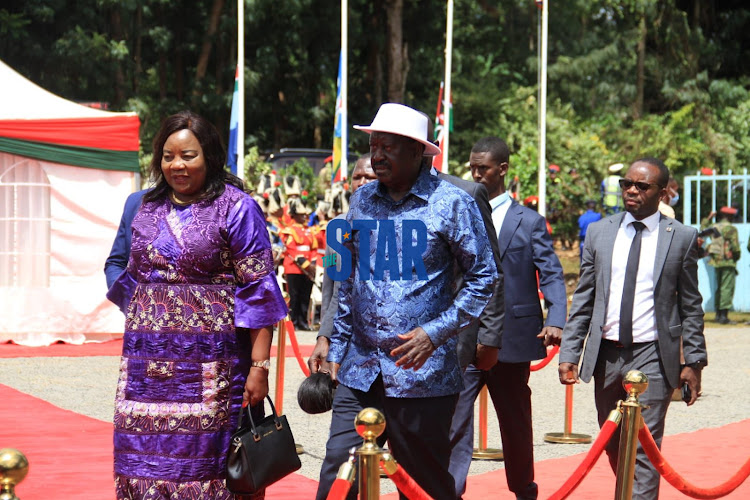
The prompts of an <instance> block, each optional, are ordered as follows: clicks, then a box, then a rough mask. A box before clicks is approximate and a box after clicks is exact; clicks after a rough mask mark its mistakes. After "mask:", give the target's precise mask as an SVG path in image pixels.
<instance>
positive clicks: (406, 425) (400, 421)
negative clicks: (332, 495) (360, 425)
mask: <svg viewBox="0 0 750 500" xmlns="http://www.w3.org/2000/svg"><path fill="white" fill-rule="evenodd" d="M456 401H458V394H453V395H450V396H440V397H433V398H390V397H386V395H385V390H384V388H383V379H382V378H381V377H378V378H377V379H376V380H375V382H373V384H372V386H371V387H370V390H369V391H367V392H362V391H358V390H356V389H350V388H349V387H346V386H344V385H339V386H338V388H336V395H335V396H334V399H333V415H332V418H331V433H330V435H329V437H328V442H327V443H326V457H325V460H324V461H323V466H322V468H321V470H320V484H319V485H318V493H317V496H316V498H317V500H324V499H325V498H326V497H327V496H328V492H329V490H330V489H331V485H332V484H333V481H334V479H336V473H337V472H338V469H339V466H340V465H341V464H342V463H344V462H346V460H347V458H348V457H349V450H350V449H351V448H359V447H360V446H362V438H361V437H359V435H358V434H357V431H356V430H355V429H354V418H355V417H356V416H357V413H359V412H360V410H362V409H363V408H367V407H373V408H377V409H379V410H380V411H382V412H383V413H384V414H385V420H386V427H385V432H384V434H383V435H381V437H380V439H378V442H379V443H381V446H382V443H383V442H384V441H383V439H385V437H387V439H388V448H389V450H390V452H391V454H392V455H393V458H395V459H396V461H397V462H398V463H399V465H401V466H402V467H403V468H404V470H405V471H406V472H407V474H409V475H410V476H411V478H412V479H414V481H416V482H417V484H419V485H420V486H421V487H422V489H424V491H425V492H426V493H427V494H428V495H430V496H431V497H432V498H434V499H435V500H455V498H456V493H455V486H454V484H453V476H451V475H450V473H449V472H448V462H449V460H450V440H449V438H448V432H449V431H450V426H451V420H452V418H453V410H454V408H455V406H456ZM357 489H358V484H357V480H355V482H354V484H353V485H352V488H351V489H350V490H349V495H348V496H347V497H346V498H347V499H348V500H355V499H356V498H357ZM399 496H400V498H402V499H405V498H406V497H405V496H404V495H403V494H401V493H399Z"/></svg>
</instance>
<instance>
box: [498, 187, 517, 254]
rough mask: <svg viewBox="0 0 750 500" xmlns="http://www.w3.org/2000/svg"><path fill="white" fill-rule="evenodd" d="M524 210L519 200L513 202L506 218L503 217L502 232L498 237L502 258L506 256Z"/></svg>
mask: <svg viewBox="0 0 750 500" xmlns="http://www.w3.org/2000/svg"><path fill="white" fill-rule="evenodd" d="M522 212H523V210H521V206H520V205H519V204H518V202H516V201H513V202H511V205H510V208H508V213H507V214H505V219H503V226H502V227H501V228H500V234H499V235H498V237H497V242H498V246H499V248H500V258H501V259H502V258H503V257H504V256H505V251H506V250H508V246H509V245H510V242H511V240H512V239H513V235H514V234H515V232H516V229H518V226H519V224H521V213H522Z"/></svg>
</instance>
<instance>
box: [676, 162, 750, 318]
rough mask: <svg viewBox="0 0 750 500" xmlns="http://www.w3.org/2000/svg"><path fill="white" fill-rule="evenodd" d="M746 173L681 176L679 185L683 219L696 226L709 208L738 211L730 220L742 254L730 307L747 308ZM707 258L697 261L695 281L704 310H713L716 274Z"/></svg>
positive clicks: (749, 227)
mask: <svg viewBox="0 0 750 500" xmlns="http://www.w3.org/2000/svg"><path fill="white" fill-rule="evenodd" d="M748 187H750V175H748V173H747V169H743V171H742V173H741V174H733V173H732V171H731V170H730V171H729V173H728V174H724V175H700V174H699V175H690V176H687V177H685V181H684V185H683V199H684V202H683V214H684V217H683V223H684V224H685V225H688V226H693V227H695V228H699V226H700V222H701V220H702V219H703V218H705V217H706V216H707V215H708V214H709V213H711V212H718V211H719V209H720V208H721V207H724V206H731V207H734V208H736V209H737V210H738V211H739V212H738V214H737V217H735V220H734V221H733V224H734V225H735V227H736V228H737V231H738V232H739V238H740V248H741V250H742V254H741V257H740V260H739V261H738V262H737V272H738V275H737V286H736V288H735V291H734V302H733V303H734V310H735V311H745V312H747V311H750V252H748V250H747V245H748V238H750V214H748V210H747V209H748V203H749V202H750V199H749V198H748V196H749V193H750V191H748ZM707 260H708V259H707V258H704V259H701V260H700V261H699V262H698V284H699V286H700V291H701V294H702V295H703V308H704V310H705V311H707V312H708V311H713V310H714V291H715V290H716V278H715V275H714V269H713V267H711V266H709V265H707Z"/></svg>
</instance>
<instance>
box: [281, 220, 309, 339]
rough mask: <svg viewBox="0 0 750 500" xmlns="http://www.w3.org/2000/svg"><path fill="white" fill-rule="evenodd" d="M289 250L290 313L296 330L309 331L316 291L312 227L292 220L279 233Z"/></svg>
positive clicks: (286, 271)
mask: <svg viewBox="0 0 750 500" xmlns="http://www.w3.org/2000/svg"><path fill="white" fill-rule="evenodd" d="M279 234H280V235H281V239H282V241H283V242H284V245H285V247H286V249H285V252H284V263H283V266H284V276H285V278H286V282H287V291H288V292H289V309H290V312H289V314H290V315H291V318H292V323H294V327H295V328H297V329H298V330H307V329H308V325H307V312H308V306H309V302H310V292H311V291H312V284H313V282H312V280H311V279H310V277H309V276H308V273H310V271H312V270H314V264H313V262H314V257H313V255H317V254H316V250H317V245H316V243H315V239H314V238H313V236H312V234H311V232H310V228H308V227H305V226H303V225H302V224H299V223H297V222H294V221H292V223H291V225H289V226H287V227H284V228H283V229H281V230H280V231H279Z"/></svg>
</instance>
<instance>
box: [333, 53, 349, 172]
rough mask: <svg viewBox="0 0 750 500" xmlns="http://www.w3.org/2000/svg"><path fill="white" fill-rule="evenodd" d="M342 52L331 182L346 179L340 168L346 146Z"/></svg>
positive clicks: (338, 78)
mask: <svg viewBox="0 0 750 500" xmlns="http://www.w3.org/2000/svg"><path fill="white" fill-rule="evenodd" d="M342 57H343V52H342V53H341V54H339V74H338V77H337V78H336V114H335V118H334V122H333V165H332V168H331V182H340V181H343V180H344V179H346V177H347V175H346V174H347V172H346V168H341V159H342V158H345V157H346V154H347V151H346V144H345V143H344V141H343V140H342V132H343V127H344V124H343V123H342V122H343V117H342V112H343V110H344V101H343V99H342V98H341V59H342Z"/></svg>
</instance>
